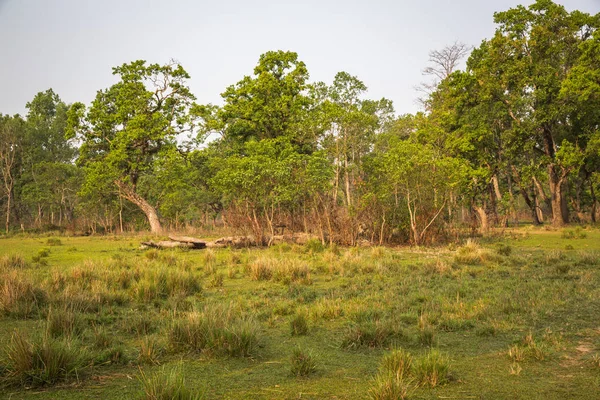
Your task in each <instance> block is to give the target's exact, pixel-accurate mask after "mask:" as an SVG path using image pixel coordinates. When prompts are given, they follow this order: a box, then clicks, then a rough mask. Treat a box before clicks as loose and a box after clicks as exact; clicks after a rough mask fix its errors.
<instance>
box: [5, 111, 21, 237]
mask: <svg viewBox="0 0 600 400" xmlns="http://www.w3.org/2000/svg"><path fill="white" fill-rule="evenodd" d="M24 136H25V122H24V121H23V119H21V117H19V116H18V115H15V116H14V117H10V116H8V115H6V116H3V115H0V172H1V173H2V183H3V187H2V189H3V191H4V195H5V196H6V220H5V230H6V233H8V232H9V229H10V214H11V211H12V208H11V207H12V204H13V197H14V193H13V189H14V186H15V180H16V174H17V173H18V170H17V166H18V164H19V163H20V161H21V156H22V154H21V153H22V151H23V148H22V147H23V146H22V143H23V139H24Z"/></svg>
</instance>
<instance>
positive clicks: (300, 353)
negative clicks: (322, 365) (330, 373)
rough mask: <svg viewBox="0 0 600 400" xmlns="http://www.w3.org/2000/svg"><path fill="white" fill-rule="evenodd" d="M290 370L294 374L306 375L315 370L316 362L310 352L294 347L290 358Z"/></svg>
mask: <svg viewBox="0 0 600 400" xmlns="http://www.w3.org/2000/svg"><path fill="white" fill-rule="evenodd" d="M290 361H291V369H290V372H291V373H292V375H294V376H308V375H310V374H313V373H314V372H315V371H316V370H317V363H316V361H315V357H314V355H313V354H312V352H310V351H307V350H303V349H301V348H300V347H296V348H294V350H293V352H292V358H291V360H290Z"/></svg>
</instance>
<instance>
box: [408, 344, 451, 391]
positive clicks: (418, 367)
mask: <svg viewBox="0 0 600 400" xmlns="http://www.w3.org/2000/svg"><path fill="white" fill-rule="evenodd" d="M449 368H450V362H449V360H448V357H446V356H444V355H442V354H441V353H440V352H439V351H438V350H436V349H430V350H429V351H428V352H427V353H426V354H425V355H424V356H422V357H420V358H418V359H417V360H415V364H414V375H415V379H416V381H417V384H418V385H420V386H429V387H432V388H433V387H436V386H439V385H442V384H444V383H446V382H448V380H449Z"/></svg>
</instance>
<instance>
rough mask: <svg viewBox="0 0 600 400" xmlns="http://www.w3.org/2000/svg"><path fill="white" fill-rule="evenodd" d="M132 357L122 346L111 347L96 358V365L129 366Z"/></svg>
mask: <svg viewBox="0 0 600 400" xmlns="http://www.w3.org/2000/svg"><path fill="white" fill-rule="evenodd" d="M129 361H130V357H129V354H128V353H127V350H126V349H125V347H124V346H123V345H122V344H117V345H115V346H111V347H109V348H107V349H105V350H104V351H102V352H101V353H99V354H97V355H96V357H94V363H96V364H99V365H106V364H114V365H127V364H129Z"/></svg>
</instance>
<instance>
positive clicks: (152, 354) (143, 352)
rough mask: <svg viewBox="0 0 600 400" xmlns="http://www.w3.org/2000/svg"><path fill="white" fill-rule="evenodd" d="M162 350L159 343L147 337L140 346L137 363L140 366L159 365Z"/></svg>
mask: <svg viewBox="0 0 600 400" xmlns="http://www.w3.org/2000/svg"><path fill="white" fill-rule="evenodd" d="M160 353H161V349H160V346H159V345H158V343H157V341H156V340H155V339H154V338H152V337H149V336H145V337H144V338H143V339H142V340H141V342H140V346H139V353H138V358H137V361H138V363H139V364H149V365H159V364H160V362H159V357H160Z"/></svg>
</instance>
